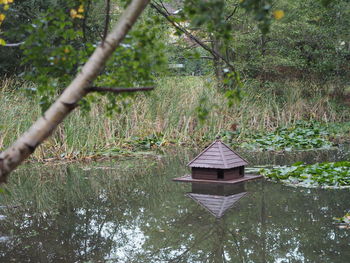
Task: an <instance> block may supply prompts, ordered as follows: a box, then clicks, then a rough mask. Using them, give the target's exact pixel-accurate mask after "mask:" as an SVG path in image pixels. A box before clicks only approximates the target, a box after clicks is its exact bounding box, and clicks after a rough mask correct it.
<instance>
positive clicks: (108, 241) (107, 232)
mask: <svg viewBox="0 0 350 263" xmlns="http://www.w3.org/2000/svg"><path fill="white" fill-rule="evenodd" d="M169 163H170V164H171V165H169ZM22 172H23V174H22V177H21V178H22V179H19V178H20V175H21V174H19V176H18V177H16V178H13V180H14V181H15V182H13V183H12V186H11V185H10V186H11V187H12V188H13V195H12V196H11V197H6V198H7V199H8V200H6V202H7V203H10V204H24V203H26V202H28V204H27V205H22V206H21V207H19V208H16V209H8V211H7V213H6V215H7V216H8V217H7V218H6V219H5V220H3V221H2V222H1V225H0V233H1V234H3V235H10V236H13V238H12V239H10V240H9V241H7V242H6V243H4V242H3V243H0V261H1V262H10V259H11V258H15V259H16V260H17V261H20V262H26V261H34V262H48V261H51V262H59V261H62V262H76V261H88V260H91V261H93V262H98V260H102V261H103V260H104V259H108V258H109V259H111V261H112V262H118V260H119V262H225V260H226V261H227V262H276V261H277V260H278V259H281V260H284V261H288V260H289V261H291V262H298V261H299V262H300V261H304V262H342V261H341V260H342V259H344V260H345V259H347V258H349V256H350V255H349V251H348V249H347V246H348V244H349V241H350V240H349V234H348V233H347V232H345V231H341V230H338V229H336V228H335V227H334V226H333V225H331V222H332V216H336V215H339V214H340V215H341V214H343V211H344V209H345V208H347V207H342V204H344V205H346V204H347V203H346V202H347V200H348V198H349V191H345V190H344V191H337V192H334V191H325V190H307V189H293V188H288V187H285V186H281V185H278V184H272V183H265V184H262V183H261V182H252V183H249V184H247V190H248V191H249V192H250V195H249V196H247V197H245V198H243V199H242V200H240V202H239V204H238V205H237V206H235V207H233V208H232V209H231V210H229V211H228V212H227V213H226V214H225V215H224V216H223V218H221V219H216V218H215V217H213V216H212V215H211V214H210V213H208V212H207V211H206V210H204V209H203V208H202V207H200V206H199V205H198V204H196V203H195V202H193V201H192V200H190V199H188V198H186V197H184V193H186V192H189V190H190V185H186V184H180V183H173V182H171V181H170V180H169V179H170V177H175V176H176V175H182V174H185V171H184V168H183V162H179V161H177V159H176V158H175V157H174V158H170V159H169V160H167V159H166V160H164V161H162V165H161V166H159V165H158V163H153V164H152V165H148V167H145V165H144V164H142V163H141V164H139V165H136V166H135V167H134V166H132V167H131V168H130V167H128V166H127V168H125V169H122V168H121V169H119V168H118V170H102V169H96V170H94V169H93V170H91V171H82V170H81V169H78V168H74V167H71V168H69V169H60V170H57V171H55V178H51V179H50V180H47V181H45V177H44V176H37V174H36V172H35V171H34V170H27V171H25V170H23V171H22ZM23 178H26V179H25V180H23ZM50 182H52V183H50ZM30 187H31V188H30ZM262 187H264V188H262ZM34 192H35V195H34V194H33V195H30V193H34ZM45 199H46V203H47V204H48V205H49V206H48V207H45V203H44V202H43V200H45ZM3 202H5V200H3V201H2V203H3ZM38 204H40V205H38ZM337 204H340V205H339V206H337ZM342 250H343V251H342ZM337 252H339V253H340V255H339V254H337Z"/></svg>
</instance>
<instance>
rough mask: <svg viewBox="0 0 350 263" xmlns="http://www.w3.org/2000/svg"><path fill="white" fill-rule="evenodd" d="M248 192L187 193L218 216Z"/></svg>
mask: <svg viewBox="0 0 350 263" xmlns="http://www.w3.org/2000/svg"><path fill="white" fill-rule="evenodd" d="M246 194H247V192H242V193H239V194H235V195H229V196H218V195H205V194H194V193H189V194H187V195H188V196H189V197H190V198H192V199H193V200H194V201H196V202H197V203H199V204H200V205H201V206H203V207H204V208H205V209H207V210H208V211H209V212H210V213H211V214H212V215H214V216H215V217H216V218H220V217H222V216H223V215H224V214H225V212H226V211H227V210H228V209H230V208H231V207H232V206H234V205H235V204H236V203H237V202H238V201H239V200H240V199H241V198H242V197H243V196H245V195H246Z"/></svg>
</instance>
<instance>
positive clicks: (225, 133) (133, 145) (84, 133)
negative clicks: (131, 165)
mask: <svg viewBox="0 0 350 263" xmlns="http://www.w3.org/2000/svg"><path fill="white" fill-rule="evenodd" d="M214 79H215V78H214V77H212V76H201V77H197V76H190V77H168V78H162V79H160V80H159V81H158V83H157V88H156V90H155V91H153V92H151V93H150V94H138V95H136V96H135V97H134V98H132V97H130V98H127V99H126V101H125V100H124V103H122V102H118V103H120V112H115V113H113V115H112V116H108V117H107V116H106V109H105V106H104V105H103V103H93V105H92V108H91V110H90V111H89V112H85V111H82V110H81V109H78V110H77V111H75V112H74V113H73V114H71V116H69V118H68V119H67V120H65V121H64V122H63V123H62V124H61V125H60V126H59V128H58V129H57V130H56V131H55V133H54V134H53V136H52V137H50V138H49V139H48V140H47V141H45V142H44V143H43V144H42V145H41V146H39V147H38V148H37V150H36V151H35V153H34V154H33V156H32V157H31V159H30V161H38V162H43V161H45V162H47V161H62V160H65V161H69V160H78V161H79V160H89V159H91V160H95V159H100V158H110V157H118V156H125V155H126V156H128V155H135V154H136V155H137V154H145V151H146V152H147V153H148V154H149V150H156V149H167V148H169V147H172V146H182V147H188V148H190V147H201V148H203V147H204V146H205V145H207V144H208V143H209V142H210V141H212V140H213V139H214V138H215V137H216V136H217V135H220V136H221V137H222V139H223V140H224V141H225V142H227V143H229V144H230V145H231V146H233V147H235V148H237V147H242V148H244V149H247V150H251V151H292V150H308V149H322V148H325V149H327V148H329V147H332V146H333V145H334V144H336V143H339V142H349V140H350V117H349V116H350V107H349V105H348V104H347V103H348V102H347V101H346V100H343V101H342V98H336V97H334V96H332V86H331V85H326V84H325V85H324V86H320V85H316V84H312V83H303V82H296V81H292V82H291V81H287V82H284V83H278V84H276V83H270V84H266V85H265V86H264V87H261V86H260V85H259V84H258V83H254V82H247V83H245V87H244V93H245V96H243V98H242V100H241V101H240V102H237V103H236V104H234V105H233V106H232V107H228V106H227V101H226V98H225V95H224V92H221V91H219V90H218V89H217V88H216V85H215V84H216V83H215V80H214ZM31 88H33V86H32V85H30V84H28V83H27V82H23V81H20V80H18V79H12V78H5V79H3V80H2V81H1V82H0V103H1V105H2V106H1V108H0V151H1V150H3V149H5V148H6V147H8V146H9V145H10V144H11V143H12V142H13V141H14V140H15V139H16V138H17V137H18V136H19V135H20V134H22V133H23V132H24V131H25V130H26V129H27V128H28V127H30V125H31V124H32V123H33V122H34V121H35V120H36V119H37V118H38V116H40V114H41V110H40V105H39V103H38V101H39V100H38V98H36V97H28V96H26V95H25V91H26V90H30V89H31ZM92 99H94V100H98V99H99V97H95V98H92ZM125 102H126V103H128V102H130V105H129V106H127V107H124V106H123V105H125ZM199 111H200V112H201V113H203V111H204V112H206V113H207V118H206V120H205V121H204V122H201V121H200V120H199V119H198V114H199ZM303 140H305V143H304V142H303Z"/></svg>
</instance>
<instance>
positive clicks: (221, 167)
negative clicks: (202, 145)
mask: <svg viewBox="0 0 350 263" xmlns="http://www.w3.org/2000/svg"><path fill="white" fill-rule="evenodd" d="M247 164H248V163H247V161H246V160H244V159H243V158H242V157H241V156H239V155H238V154H237V153H235V152H234V151H233V150H231V148H230V147H228V146H227V145H226V144H224V143H223V142H222V141H220V140H216V141H214V142H213V143H212V144H211V145H209V146H208V147H207V148H206V149H205V150H204V151H203V152H201V153H200V154H198V155H197V157H195V158H194V159H193V160H192V161H191V162H189V163H188V166H189V167H191V169H192V178H193V179H204V180H224V181H225V180H226V181H227V180H232V179H237V178H240V177H243V176H244V166H245V165H247Z"/></svg>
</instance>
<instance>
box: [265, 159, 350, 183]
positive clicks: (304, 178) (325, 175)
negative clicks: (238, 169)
mask: <svg viewBox="0 0 350 263" xmlns="http://www.w3.org/2000/svg"><path fill="white" fill-rule="evenodd" d="M260 174H262V175H264V176H266V177H268V178H270V179H274V180H278V181H282V182H284V183H287V184H294V185H300V186H305V187H317V186H333V187H339V186H350V162H348V161H342V162H334V163H328V162H325V163H316V164H312V165H305V164H303V163H302V162H299V163H295V164H293V165H292V166H289V167H288V166H282V167H278V168H272V169H262V170H260Z"/></svg>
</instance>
